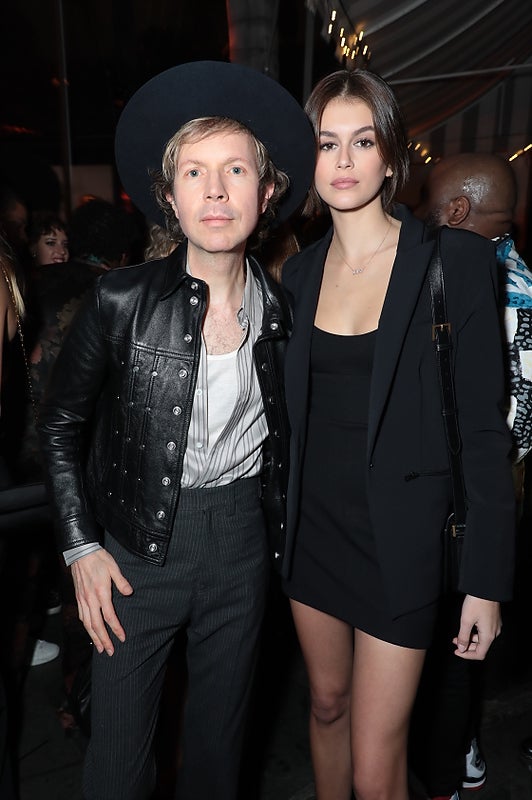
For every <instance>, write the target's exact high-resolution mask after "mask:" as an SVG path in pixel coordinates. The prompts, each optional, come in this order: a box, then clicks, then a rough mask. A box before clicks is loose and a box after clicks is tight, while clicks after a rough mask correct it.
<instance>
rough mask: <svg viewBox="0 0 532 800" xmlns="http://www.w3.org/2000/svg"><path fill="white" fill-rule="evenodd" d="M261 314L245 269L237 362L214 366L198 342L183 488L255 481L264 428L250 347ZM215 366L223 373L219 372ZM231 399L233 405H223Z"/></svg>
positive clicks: (257, 294)
mask: <svg viewBox="0 0 532 800" xmlns="http://www.w3.org/2000/svg"><path fill="white" fill-rule="evenodd" d="M262 313H263V303H262V294H261V291H260V287H259V284H258V282H257V281H256V279H255V278H254V276H253V273H252V272H251V270H250V269H249V268H248V269H247V271H246V285H245V287H244V295H243V299H242V306H241V308H240V309H239V311H238V315H237V316H238V321H239V323H240V324H241V326H242V329H243V332H244V333H243V337H242V342H241V344H240V346H239V348H238V350H237V351H236V358H233V359H231V358H230V357H226V358H225V361H224V360H223V357H222V360H221V362H220V361H218V360H217V358H219V357H215V359H212V358H211V357H209V356H208V355H207V350H206V347H205V341H204V340H203V337H202V344H201V354H200V361H199V369H198V379H197V383H196V391H195V394H194V402H193V406H192V417H191V420H190V426H189V429H188V440H187V449H186V453H185V458H184V462H183V475H182V477H181V486H183V487H184V488H187V489H197V488H200V487H201V488H210V487H212V486H224V485H226V484H228V483H232V482H233V481H235V480H238V479H239V478H251V477H253V476H255V475H258V474H259V473H260V471H261V469H262V443H263V442H264V440H265V438H266V436H267V435H268V427H267V424H266V417H265V414H264V407H263V403H262V397H261V393H260V388H259V382H258V379H257V375H256V372H255V367H254V364H253V345H254V343H255V341H256V340H257V338H258V336H259V334H260V326H261V323H262ZM228 356H231V354H228ZM209 362H210V364H211V370H209ZM215 363H216V366H214V365H215ZM220 364H222V365H224V366H225V367H226V369H225V370H223V368H222V369H220V368H219V367H220ZM231 365H233V366H231ZM227 381H229V382H230V383H231V382H233V381H234V382H235V383H236V385H234V386H229V391H228V387H227ZM231 395H232V397H233V398H234V402H231V403H227V399H228V396H229V397H230V396H231ZM221 415H224V416H225V419H222V418H221ZM220 431H221V432H220Z"/></svg>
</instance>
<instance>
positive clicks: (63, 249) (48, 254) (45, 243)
mask: <svg viewBox="0 0 532 800" xmlns="http://www.w3.org/2000/svg"><path fill="white" fill-rule="evenodd" d="M31 254H32V256H33V259H34V261H35V264H36V265H37V266H38V267H40V266H43V264H60V263H61V262H63V261H68V238H67V235H66V233H65V231H63V230H60V229H59V228H52V229H51V230H50V231H48V233H43V234H41V236H40V237H39V238H38V239H37V241H36V242H35V244H34V245H33V247H32V251H31Z"/></svg>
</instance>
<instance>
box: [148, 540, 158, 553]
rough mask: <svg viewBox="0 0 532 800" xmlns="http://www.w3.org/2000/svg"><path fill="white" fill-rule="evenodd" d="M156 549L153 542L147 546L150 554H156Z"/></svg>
mask: <svg viewBox="0 0 532 800" xmlns="http://www.w3.org/2000/svg"><path fill="white" fill-rule="evenodd" d="M158 549H159V548H158V547H157V545H156V544H155V542H152V543H151V544H149V545H148V550H149V551H150V553H156V552H157V550H158Z"/></svg>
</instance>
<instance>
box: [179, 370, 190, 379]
mask: <svg viewBox="0 0 532 800" xmlns="http://www.w3.org/2000/svg"><path fill="white" fill-rule="evenodd" d="M177 374H178V375H179V377H180V378H188V369H180V370H179V372H178V373H177Z"/></svg>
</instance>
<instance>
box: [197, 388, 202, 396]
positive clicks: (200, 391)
mask: <svg viewBox="0 0 532 800" xmlns="http://www.w3.org/2000/svg"><path fill="white" fill-rule="evenodd" d="M196 394H197V395H198V397H201V395H202V394H203V389H196Z"/></svg>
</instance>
